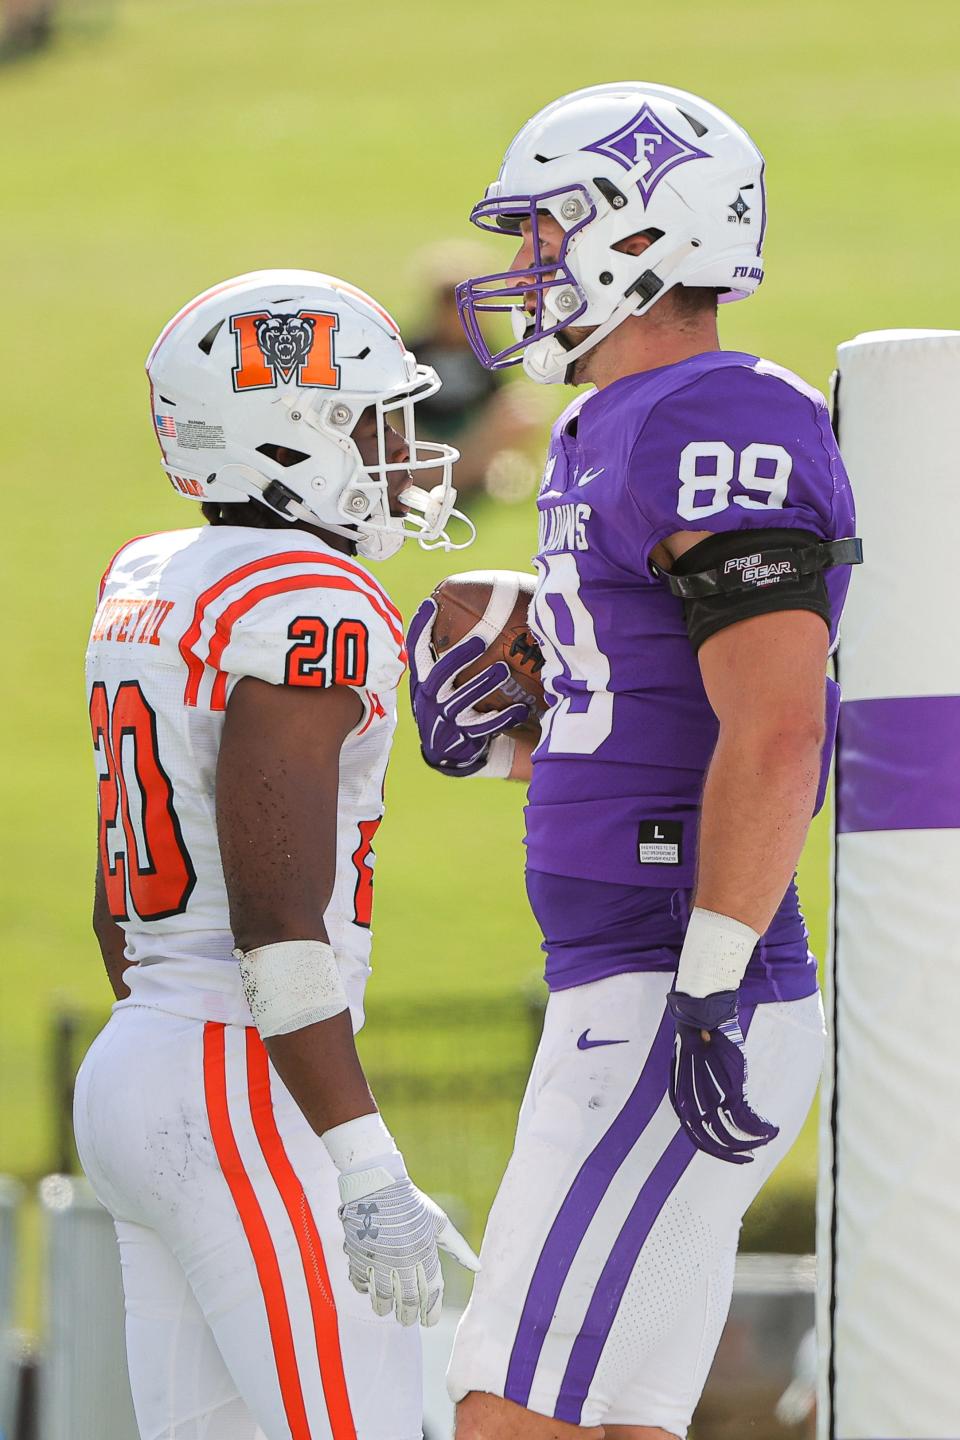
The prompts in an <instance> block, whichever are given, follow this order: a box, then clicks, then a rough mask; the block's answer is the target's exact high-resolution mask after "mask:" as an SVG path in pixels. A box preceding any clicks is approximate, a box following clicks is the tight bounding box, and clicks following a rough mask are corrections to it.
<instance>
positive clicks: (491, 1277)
mask: <svg viewBox="0 0 960 1440" xmlns="http://www.w3.org/2000/svg"><path fill="white" fill-rule="evenodd" d="M673 978H674V977H673V975H672V974H669V975H667V974H650V973H634V974H626V975H614V976H611V977H610V978H609V979H606V980H598V981H595V982H594V983H593V984H589V985H579V986H577V987H576V988H574V989H571V990H560V991H557V992H556V993H555V994H553V995H551V996H550V999H549V1002H548V1004H547V1013H546V1016H545V1019H544V1026H543V1036H542V1039H541V1041H540V1047H539V1049H538V1051H537V1057H536V1060H535V1061H534V1066H533V1072H532V1074H531V1076H530V1083H529V1085H528V1087H527V1093H526V1095H525V1097H524V1101H523V1105H522V1107H521V1110H520V1118H519V1120H518V1122H517V1138H516V1142H515V1145H514V1150H513V1155H512V1156H511V1159H510V1163H509V1165H508V1166H507V1171H506V1174H505V1175H504V1177H503V1181H502V1182H501V1185H500V1190H499V1192H498V1194H497V1198H496V1200H495V1201H494V1203H493V1208H492V1209H491V1211H490V1217H489V1219H488V1221H487V1229H486V1233H485V1235H484V1237H483V1248H482V1249H481V1251H480V1261H481V1266H482V1269H481V1271H480V1274H479V1275H478V1276H477V1278H476V1281H475V1283H474V1287H473V1296H472V1298H471V1300H470V1304H469V1306H468V1307H467V1310H466V1312H465V1313H464V1316H463V1319H462V1320H461V1322H460V1327H459V1329H458V1331H457V1338H456V1343H455V1345H454V1350H453V1357H452V1359H451V1361H450V1369H449V1372H448V1376H447V1380H448V1388H449V1391H450V1395H451V1398H452V1399H454V1400H461V1399H463V1397H464V1396H465V1395H467V1394H468V1393H469V1392H470V1391H472V1390H480V1391H487V1392H489V1393H491V1394H493V1395H503V1396H505V1397H506V1398H507V1399H508V1400H513V1401H514V1402H515V1403H516V1404H518V1405H523V1406H525V1407H526V1408H527V1409H528V1410H533V1411H536V1412H537V1413H539V1414H542V1415H548V1416H554V1417H555V1418H556V1419H558V1420H565V1421H567V1422H569V1423H573V1424H575V1425H603V1424H608V1425H649V1426H661V1427H662V1428H663V1429H664V1430H667V1431H669V1432H670V1433H671V1434H673V1435H681V1436H682V1435H685V1434H686V1430H687V1426H688V1425H689V1423H690V1417H691V1415H692V1414H693V1410H694V1407H695V1406H696V1403H697V1401H698V1400H699V1398H700V1392H701V1390H702V1389H703V1385H704V1382H705V1381H706V1378H707V1374H708V1372H709V1369H710V1366H711V1364H712V1363H713V1357H714V1354H715V1352H716V1348H717V1345H718V1343H719V1340H720V1333H721V1331H722V1329H723V1325H724V1321H725V1320H726V1317H727V1311H728V1309H729V1306H730V1296H731V1292H732V1287H733V1266H734V1260H735V1258H736V1252H737V1239H738V1236H739V1233H740V1221H741V1219H742V1217H743V1213H744V1211H745V1210H746V1209H747V1206H748V1205H749V1204H750V1202H751V1201H752V1200H753V1198H754V1196H755V1195H756V1193H757V1191H758V1190H759V1189H760V1187H761V1185H762V1184H763V1182H764V1180H766V1178H767V1176H768V1175H769V1174H770V1172H771V1170H773V1168H774V1166H775V1165H776V1164H777V1162H778V1161H779V1160H781V1159H782V1158H783V1156H784V1155H785V1154H786V1152H787V1150H789V1148H790V1146H791V1145H792V1144H793V1142H794V1140H795V1139H796V1137H797V1134H798V1132H799V1130H800V1127H801V1125H802V1124H803V1121H804V1118H805V1116H806V1114H807V1111H808V1110H809V1108H810V1102H811V1100H812V1099H813V1096H814V1092H815V1091H816V1087H817V1081H818V1079H819V1076H820V1066H821V1062H822V1058H823V1045H824V1030H823V1011H822V1009H821V1006H820V997H819V995H810V996H808V998H807V999H805V1000H792V1001H789V1002H784V1003H771V1004H766V1005H757V1006H756V1008H755V1009H754V1008H752V1007H748V1008H746V1009H745V1010H744V1011H743V1014H742V1019H743V1022H744V1028H745V1030H746V1045H745V1051H746V1056H747V1069H748V1077H747V1096H748V1098H749V1100H750V1102H751V1104H752V1105H753V1106H754V1108H755V1109H756V1110H757V1111H758V1112H759V1113H760V1114H761V1115H763V1116H764V1117H765V1118H766V1119H768V1120H772V1121H773V1122H774V1123H775V1124H776V1125H779V1127H780V1134H779V1135H778V1136H777V1138H776V1139H775V1140H774V1141H772V1142H771V1143H770V1144H769V1145H766V1146H764V1147H763V1148H762V1149H760V1150H757V1151H756V1152H755V1158H754V1160H753V1162H752V1163H751V1164H749V1165H732V1164H730V1163H728V1162H727V1161H725V1160H716V1159H714V1158H713V1157H712V1156H710V1155H706V1154H704V1152H703V1151H702V1150H697V1149H696V1148H695V1147H694V1145H693V1143H692V1142H691V1141H690V1140H689V1139H688V1138H687V1136H686V1134H685V1133H684V1132H683V1131H682V1130H681V1129H680V1126H679V1122H678V1120H677V1117H676V1115H675V1113H674V1110H673V1107H672V1105H671V1104H670V1100H669V1097H668V1094H667V1086H668V1083H669V1077H670V1068H671V1061H672V1058H673V1040H674V1034H675V1028H674V1023H673V1019H672V1017H671V1015H670V1012H669V1011H668V1010H667V1008H666V997H667V992H668V990H669V989H670V987H671V985H672V984H673Z"/></svg>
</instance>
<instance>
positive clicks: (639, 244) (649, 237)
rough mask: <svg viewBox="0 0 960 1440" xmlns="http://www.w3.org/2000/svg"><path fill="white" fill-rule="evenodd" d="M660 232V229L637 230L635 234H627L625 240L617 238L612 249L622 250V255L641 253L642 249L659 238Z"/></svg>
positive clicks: (661, 232)
mask: <svg viewBox="0 0 960 1440" xmlns="http://www.w3.org/2000/svg"><path fill="white" fill-rule="evenodd" d="M662 234H663V231H662V230H653V229H651V230H638V231H637V233H636V234H635V235H628V236H627V237H626V239H625V240H618V241H617V243H616V245H614V246H613V249H614V250H620V251H622V252H623V254H624V255H642V254H643V252H644V250H646V249H647V248H648V247H649V246H651V245H652V244H653V242H654V240H659V239H660V236H661V235H662Z"/></svg>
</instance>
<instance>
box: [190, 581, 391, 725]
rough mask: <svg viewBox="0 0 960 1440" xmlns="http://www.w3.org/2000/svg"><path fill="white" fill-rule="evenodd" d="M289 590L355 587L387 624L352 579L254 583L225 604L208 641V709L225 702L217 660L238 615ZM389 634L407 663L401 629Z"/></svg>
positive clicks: (383, 613)
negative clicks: (212, 672)
mask: <svg viewBox="0 0 960 1440" xmlns="http://www.w3.org/2000/svg"><path fill="white" fill-rule="evenodd" d="M292 590H354V591H359V593H360V594H361V595H366V598H367V600H369V602H370V604H371V605H372V606H373V608H374V610H376V612H377V614H378V615H380V616H381V617H382V618H383V619H384V620H385V621H386V622H387V624H388V625H390V620H389V617H388V616H387V613H386V611H385V610H384V609H383V606H382V605H380V604H378V602H377V601H376V600H375V599H374V598H373V596H372V595H367V594H366V591H363V590H361V589H360V587H359V585H357V584H355V583H354V581H353V580H350V579H348V578H347V577H346V576H342V575H289V576H287V578H286V579H284V580H268V581H267V582H266V583H265V584H263V585H257V586H255V588H254V589H253V590H248V591H247V593H246V595H241V597H240V599H239V600H235V601H234V602H233V604H232V605H228V606H227V608H226V609H225V610H224V612H223V614H222V615H221V616H220V617H219V619H218V620H217V626H216V629H215V631H214V633H213V638H212V639H211V641H210V652H209V654H208V656H207V664H208V665H209V666H211V667H212V668H213V669H215V670H216V672H217V674H216V678H215V679H214V682H213V690H212V692H211V695H210V708H211V710H223V709H224V708H225V707H226V703H227V676H226V673H225V672H224V671H223V670H221V669H220V661H221V658H222V656H223V652H224V650H225V649H226V648H227V646H228V645H229V644H230V637H231V635H232V634H233V627H234V625H235V623H236V622H237V620H239V619H240V617H241V615H246V613H247V611H248V610H252V609H253V608H254V606H255V605H259V603H260V601H261V600H269V599H270V598H271V596H273V595H285V594H288V593H289V592H290V591H292ZM391 634H393V636H394V639H395V640H396V641H397V644H398V645H399V646H400V660H401V662H402V663H403V664H406V659H407V652H406V649H405V648H404V644H403V633H402V632H401V633H400V635H399V637H398V636H397V635H396V634H395V633H394V631H393V627H392V626H391Z"/></svg>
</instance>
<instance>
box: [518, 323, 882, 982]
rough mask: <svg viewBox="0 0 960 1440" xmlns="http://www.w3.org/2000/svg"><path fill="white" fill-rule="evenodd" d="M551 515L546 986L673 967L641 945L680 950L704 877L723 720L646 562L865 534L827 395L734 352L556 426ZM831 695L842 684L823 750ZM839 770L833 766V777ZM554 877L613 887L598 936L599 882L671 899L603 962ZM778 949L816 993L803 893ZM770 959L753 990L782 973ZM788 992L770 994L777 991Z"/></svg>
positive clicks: (541, 594)
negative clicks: (746, 545) (700, 853)
mask: <svg viewBox="0 0 960 1440" xmlns="http://www.w3.org/2000/svg"><path fill="white" fill-rule="evenodd" d="M537 504H538V509H539V512H540V533H539V543H538V552H539V553H538V555H537V556H536V565H537V570H538V572H539V580H538V584H537V590H536V595H535V597H534V601H533V606H532V609H531V619H532V623H533V625H534V628H535V630H536V631H537V633H538V635H539V638H540V640H541V643H542V645H543V649H544V655H545V666H544V671H543V679H544V686H545V689H546V692H547V696H548V700H549V702H550V704H549V709H548V711H547V714H546V716H545V718H544V727H543V738H542V740H541V742H540V744H539V745H538V747H537V749H536V751H535V753H534V758H533V779H532V782H531V785H530V791H529V797H528V804H527V810H526V819H527V835H526V843H527V867H528V872H529V874H528V886H529V888H530V892H531V901H532V903H533V907H534V910H535V913H536V914H537V917H538V919H539V921H540V924H541V928H542V929H543V931H544V934H545V936H546V937H547V940H546V945H545V948H546V950H547V957H548V959H547V978H548V981H549V982H550V983H551V984H554V983H556V984H558V985H570V984H574V983H577V984H579V983H583V982H584V981H585V980H591V979H598V978H601V976H603V975H606V974H611V973H615V972H616V970H617V969H623V968H638V969H647V968H659V966H660V964H661V963H662V956H660V957H659V958H657V957H655V956H653V955H652V954H650V953H646V951H645V944H646V942H645V940H644V938H643V936H654V937H655V939H654V941H653V944H652V948H653V949H656V948H657V946H658V945H659V944H660V941H661V939H662V937H663V936H665V935H669V934H671V933H672V934H673V937H674V938H673V941H672V942H671V950H672V953H677V951H678V945H679V940H680V939H682V927H681V928H680V929H679V931H678V928H677V925H676V914H677V913H678V906H680V907H681V908H682V907H683V905H685V904H686V903H687V900H688V899H689V895H690V892H691V891H692V887H693V882H694V871H695V865H696V847H697V827H698V815H699V803H700V795H701V792H702V789H703V781H704V775H705V773H706V769H707V766H708V764H709V761H710V757H711V755H712V753H713V749H714V745H715V744H716V739H717V734H718V725H717V720H716V717H715V715H714V713H713V710H712V709H711V707H710V704H709V702H708V700H707V697H706V693H705V691H704V688H703V682H702V680H701V677H700V669H699V665H698V663H697V658H696V655H695V653H694V651H693V647H692V646H691V644H690V640H689V637H688V635H687V629H686V624H685V621H684V614H683V604H682V601H680V600H679V599H677V598H676V597H674V596H673V595H671V593H670V591H669V589H668V588H667V585H666V583H665V582H664V580H663V579H662V578H661V577H659V576H657V575H656V574H655V573H654V571H653V570H652V569H651V564H650V557H651V552H652V551H653V550H654V549H655V547H656V546H657V545H658V544H659V542H660V541H661V540H663V539H664V538H665V537H666V536H668V535H671V534H673V533H674V532H676V531H678V530H695V531H704V530H708V531H714V532H720V531H728V530H761V529H770V528H776V529H784V528H787V527H790V528H795V529H800V530H805V531H809V532H812V533H813V534H815V535H816V536H818V537H819V538H820V539H822V540H833V539H839V538H842V537H844V536H848V535H853V534H854V533H855V531H854V509H853V499H852V495H851V491H850V486H849V482H848V480H847V476H846V472H845V470H844V467H843V462H842V460H841V458H840V455H839V452H838V450H837V446H836V441H835V439H834V436H833V431H832V429H831V425H830V419H829V415H828V413H827V407H826V404H825V402H824V399H823V397H822V395H820V394H819V393H818V392H817V391H816V390H814V389H812V388H811V387H810V386H808V385H806V384H805V383H804V382H803V381H802V380H799V379H798V378H797V377H796V376H795V375H792V374H790V372H789V371H786V370H783V369H781V368H780V367H779V366H777V365H773V364H771V363H770V362H768V361H766V360H759V359H757V358H756V357H755V356H752V355H744V354H740V353H738V352H733V351H721V352H711V353H707V354H704V355H697V356H694V357H692V358H691V359H689V360H685V361H681V362H680V363H679V364H676V365H671V366H666V367H664V368H662V369H658V370H650V371H645V372H643V373H640V374H636V375H630V376H626V377H625V378H623V379H621V380H618V381H616V382H614V384H612V385H610V386H608V387H607V388H606V389H604V390H601V391H599V392H595V393H591V394H588V395H586V396H578V398H577V399H576V400H575V401H574V402H573V404H572V405H570V406H569V407H568V409H567V410H566V411H565V412H564V414H563V415H562V416H561V417H560V419H559V420H558V421H557V423H556V425H555V426H554V430H553V435H552V438H551V444H550V451H549V455H548V458H547V465H546V469H545V472H544V479H543V484H542V486H541V490H540V496H539V499H538V502H537ZM849 574H850V572H849V567H847V566H839V567H837V568H835V569H831V570H828V571H827V572H826V579H827V587H828V591H829V594H830V600H831V609H832V617H833V618H832V632H833V633H832V634H831V641H832V640H833V639H834V638H835V633H836V627H837V623H838V621H839V617H840V612H841V609H842V607H843V601H844V597H845V595H846V589H847V585H848V583H849ZM836 702H837V696H836V690H835V687H834V686H833V683H832V682H829V684H828V685H827V693H826V700H825V704H826V708H827V712H828V715H827V719H828V740H827V748H828V752H829V751H832V747H833V735H832V728H833V727H832V725H831V723H830V722H831V721H835V713H836ZM827 759H828V755H827ZM826 769H827V761H826V760H825V765H824V780H825V776H826ZM822 789H823V786H822V785H821V791H822ZM821 800H822V795H821ZM551 876H560V877H568V878H571V879H576V880H578V881H589V882H593V883H594V886H599V887H600V889H599V890H596V891H595V892H594V893H595V896H596V909H597V915H596V917H595V918H596V926H601V927H603V926H605V924H606V922H605V920H604V916H607V918H608V919H609V916H610V915H611V914H612V913H613V911H612V909H611V907H610V901H611V898H612V897H611V894H610V892H607V891H605V890H604V888H603V887H605V886H614V887H632V888H636V887H639V888H641V889H642V890H644V891H647V890H648V889H649V890H652V891H653V892H659V893H650V894H644V895H643V896H642V897H639V898H638V899H637V907H638V908H637V912H636V919H637V924H636V925H635V926H634V927H633V935H634V939H633V940H632V941H630V940H629V939H628V938H626V937H625V936H624V935H623V933H622V932H623V931H624V927H623V926H622V925H621V926H620V927H619V930H620V932H621V935H620V939H619V941H617V942H616V943H615V942H614V940H613V939H611V941H610V945H609V947H608V948H609V949H610V950H611V951H613V950H615V951H616V952H617V953H616V954H615V955H612V954H607V955H606V956H605V958H604V956H602V955H598V953H597V951H596V946H594V947H592V949H591V947H584V946H581V947H579V949H578V947H577V946H576V945H572V944H571V936H570V932H571V926H573V928H575V929H578V930H579V931H580V933H581V934H583V933H585V931H586V929H589V921H588V923H587V926H586V927H585V926H584V924H583V922H584V919H585V918H586V917H585V915H584V913H583V907H584V905H586V907H587V909H588V910H589V909H590V902H589V900H588V895H587V890H585V889H584V888H583V887H577V891H578V894H579V897H580V908H579V918H578V919H576V920H574V919H573V918H572V917H571V915H570V914H569V913H567V915H566V916H564V915H563V914H561V911H566V912H569V910H570V907H569V906H564V905H563V904H562V896H563V894H564V887H563V886H556V885H551V884H550V883H549V880H548V878H547V877H551ZM551 896H553V897H554V898H553V900H551V898H550V897H551ZM624 903H626V902H624ZM651 907H652V909H651ZM628 908H629V907H628ZM621 912H622V907H621ZM648 912H649V913H648ZM654 912H655V913H656V915H657V916H658V917H659V918H658V919H656V920H655V919H654V918H653V914H654ZM641 916H646V917H647V918H646V920H643V919H641ZM684 923H685V922H684ZM671 925H672V931H671ZM629 928H630V927H627V929H629ZM639 932H642V935H641V934H640V933H639ZM604 933H606V930H604ZM594 938H596V934H595V936H594ZM764 942H765V944H766V945H767V946H768V948H769V950H770V952H771V955H772V954H773V953H774V952H776V958H777V959H778V961H779V962H782V964H789V963H791V962H792V963H793V964H795V965H797V966H800V967H802V970H803V972H804V973H805V974H806V976H807V978H806V980H805V981H804V982H803V984H804V985H805V987H806V988H805V989H803V993H804V994H806V993H809V992H810V990H811V989H812V988H814V987H815V975H814V974H813V972H812V967H811V965H810V962H809V960H808V956H807V952H806V936H805V931H804V929H803V925H802V920H801V919H800V916H799V911H798V908H797V901H796V894H795V891H794V889H793V887H791V889H790V891H788V894H787V895H786V896H785V897H784V902H783V904H782V905H781V907H780V910H779V911H778V914H777V917H776V919H775V921H774V924H773V926H772V927H771V930H770V931H768V933H767V935H766V936H765V937H764ZM664 943H665V942H664ZM625 947H626V948H625ZM600 948H601V950H602V949H603V946H602V945H601V947H600ZM647 948H649V947H647ZM762 948H763V947H762V946H758V950H757V954H756V956H755V958H754V961H752V962H751V966H752V969H751V971H750V972H748V979H751V980H752V981H755V980H757V979H758V978H761V977H762V976H763V975H765V974H766V973H767V971H768V970H769V968H770V966H769V965H768V964H766V963H762V958H761V955H760V951H761V949H762ZM627 951H629V954H628V953H627ZM578 955H579V956H580V959H578ZM561 957H562V958H561ZM777 968H778V969H779V968H780V965H779V964H778V966H777ZM775 993H777V987H776V986H775V987H773V988H772V989H771V990H770V992H769V994H768V998H773V995H774V994H775ZM758 998H759V997H758ZM784 998H786V997H784Z"/></svg>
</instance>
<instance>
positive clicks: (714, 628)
mask: <svg viewBox="0 0 960 1440" xmlns="http://www.w3.org/2000/svg"><path fill="white" fill-rule="evenodd" d="M862 561H863V543H862V541H860V540H858V539H856V538H853V537H849V538H846V539H843V540H819V539H818V538H817V536H816V535H815V534H813V533H812V532H811V531H809V530H793V529H789V530H788V529H778V530H774V529H770V530H753V531H744V530H734V531H730V532H728V533H725V534H722V535H709V536H708V537H707V538H706V539H705V540H701V541H699V543H698V544H696V545H692V546H691V547H690V549H689V550H687V551H685V552H684V554H683V555H681V556H680V558H679V559H678V560H676V561H675V562H674V565H673V569H672V570H663V569H661V568H660V566H658V565H654V566H653V569H654V572H655V574H657V575H658V576H659V577H661V578H662V579H663V580H664V582H665V583H666V585H667V587H668V588H669V590H670V592H671V594H673V595H676V596H677V598H678V599H680V600H682V601H683V602H684V615H685V618H686V622H687V631H688V634H689V636H690V641H691V643H692V645H693V648H694V649H695V650H699V648H700V646H701V645H702V644H703V642H704V641H705V640H707V639H709V637H710V636H711V635H715V634H717V632H718V631H720V630H723V629H725V628H726V627H727V626H728V625H734V624H736V623H737V621H738V620H747V619H750V618H751V617H752V616H754V615H765V614H768V613H770V612H772V611H776V610H811V611H813V613H814V614H815V615H819V616H820V617H821V618H822V619H823V621H824V622H825V623H826V624H827V625H828V626H829V624H830V622H831V614H830V598H829V596H828V594H827V587H826V583H825V581H824V578H823V571H824V570H826V569H828V568H830V567H831V566H833V565H860V564H861V563H862Z"/></svg>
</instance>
